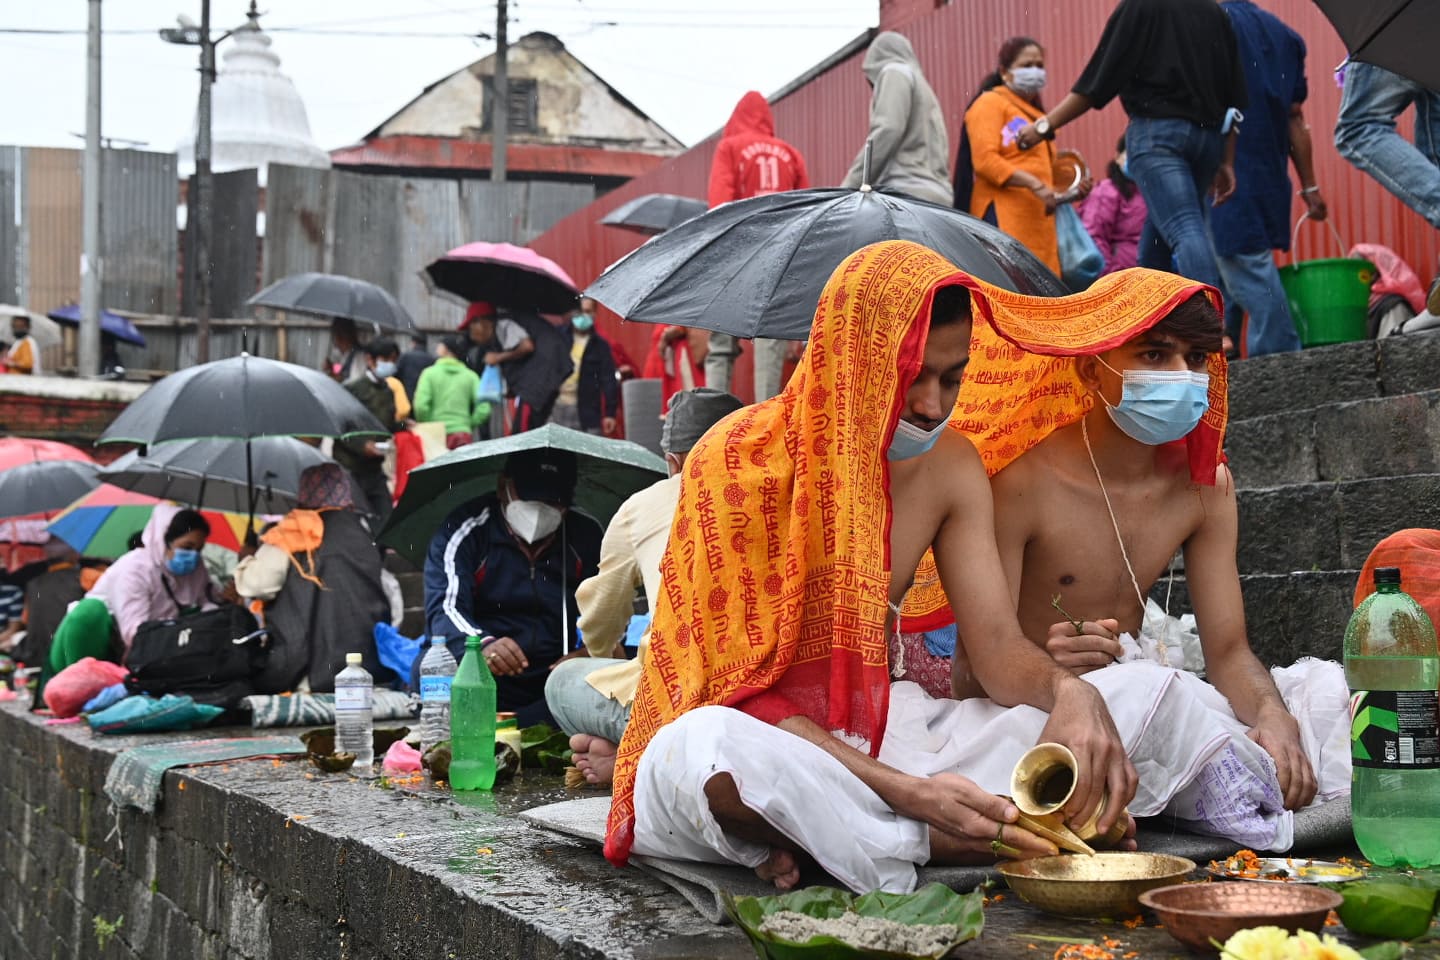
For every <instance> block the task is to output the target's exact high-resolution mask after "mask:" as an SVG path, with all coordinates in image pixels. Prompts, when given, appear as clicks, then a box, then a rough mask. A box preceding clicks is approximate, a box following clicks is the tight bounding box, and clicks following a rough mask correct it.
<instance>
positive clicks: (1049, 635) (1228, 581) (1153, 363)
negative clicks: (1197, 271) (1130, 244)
mask: <svg viewBox="0 0 1440 960" xmlns="http://www.w3.org/2000/svg"><path fill="white" fill-rule="evenodd" d="M1220 339H1221V318H1220V315H1219V313H1218V312H1217V311H1216V310H1215V308H1214V306H1213V305H1212V304H1211V303H1210V301H1209V300H1207V299H1206V298H1205V297H1204V296H1203V295H1202V294H1195V295H1194V296H1192V297H1191V298H1190V299H1188V300H1185V301H1184V302H1182V303H1181V304H1179V305H1178V306H1177V307H1176V308H1175V309H1174V310H1173V311H1171V312H1170V313H1169V314H1168V315H1167V316H1165V317H1164V318H1162V319H1161V320H1159V322H1158V323H1156V324H1155V325H1154V326H1153V327H1151V328H1150V329H1149V330H1147V331H1145V332H1143V333H1141V334H1139V335H1138V336H1135V337H1133V338H1132V339H1130V340H1129V341H1127V342H1125V343H1123V344H1122V345H1121V346H1119V347H1116V348H1114V349H1112V350H1107V351H1105V352H1103V353H1100V354H1097V355H1093V356H1081V357H1077V358H1076V359H1075V361H1074V363H1075V365H1076V373H1077V374H1078V377H1079V381H1080V385H1081V388H1082V390H1083V391H1085V392H1091V393H1093V394H1094V395H1095V396H1096V398H1097V400H1098V401H1099V402H1097V403H1095V405H1094V407H1093V408H1092V409H1091V410H1090V412H1089V413H1088V414H1087V415H1086V416H1085V417H1084V418H1083V419H1081V420H1080V421H1078V422H1075V423H1072V424H1070V425H1069V426H1066V427H1063V428H1061V429H1059V430H1056V431H1055V432H1054V433H1052V434H1050V435H1049V436H1048V437H1046V438H1045V439H1044V440H1042V441H1041V442H1040V443H1039V444H1038V445H1036V446H1035V447H1033V448H1032V449H1030V450H1029V451H1027V452H1026V453H1025V454H1024V455H1023V456H1020V457H1019V458H1018V459H1016V460H1015V461H1013V462H1012V463H1010V464H1009V465H1007V466H1005V467H1004V469H1002V470H1000V472H999V473H997V474H995V476H994V477H993V478H992V480H991V490H992V491H993V493H994V497H995V516H996V520H995V531H996V539H997V542H998V545H999V549H1000V557H1001V561H1002V563H1003V564H1004V567H1005V574H1006V579H1007V580H1008V582H1009V583H1010V585H1011V589H1012V593H1013V595H1015V596H1016V599H1017V603H1018V606H1017V609H1018V612H1019V619H1020V625H1021V627H1022V628H1023V629H1024V631H1025V634H1026V636H1028V637H1029V638H1030V639H1031V640H1033V641H1034V642H1035V643H1036V644H1038V645H1039V646H1041V647H1043V648H1044V649H1046V650H1047V651H1049V653H1050V655H1051V656H1052V657H1054V659H1055V660H1056V662H1057V663H1059V664H1060V665H1061V666H1064V667H1067V668H1069V669H1070V670H1072V671H1073V672H1075V673H1076V674H1082V673H1086V672H1088V671H1091V670H1095V669H1097V668H1099V667H1103V666H1106V665H1109V664H1111V663H1113V662H1115V660H1116V659H1117V658H1118V657H1119V656H1120V655H1121V653H1122V651H1121V647H1120V643H1119V640H1118V639H1117V638H1118V636H1119V634H1120V633H1121V632H1128V633H1129V634H1130V635H1131V636H1138V635H1139V632H1140V627H1141V619H1142V601H1141V599H1140V596H1137V594H1139V595H1141V596H1149V592H1150V588H1151V586H1152V585H1153V584H1154V583H1155V582H1156V581H1157V580H1158V579H1160V578H1161V577H1162V576H1164V575H1165V573H1166V571H1167V570H1168V568H1169V566H1170V563H1171V560H1172V558H1173V557H1174V555H1175V551H1176V550H1177V549H1181V548H1183V549H1184V551H1185V579H1186V583H1187V585H1188V587H1189V592H1190V599H1191V603H1192V604H1193V606H1194V611H1195V619H1196V622H1197V624H1198V626H1199V633H1200V640H1201V645H1202V648H1203V650H1204V654H1205V664H1206V670H1207V674H1208V679H1209V680H1210V682H1211V683H1213V684H1214V686H1215V687H1216V689H1218V690H1219V691H1220V693H1222V694H1224V695H1225V697H1227V698H1228V699H1229V701H1230V705H1231V707H1232V709H1233V710H1234V712H1235V716H1236V717H1237V718H1238V719H1239V720H1240V721H1241V722H1243V723H1245V724H1247V725H1249V726H1250V738H1251V739H1252V740H1255V741H1256V742H1257V743H1259V744H1260V745H1261V746H1262V747H1264V748H1265V750H1266V752H1267V753H1269V754H1270V756H1271V757H1272V758H1273V759H1274V761H1275V763H1276V766H1277V774H1278V779H1279V782H1280V786H1281V789H1282V791H1283V793H1284V800H1285V807H1286V808H1287V809H1290V810H1296V809H1299V808H1300V807H1303V806H1306V805H1307V804H1309V803H1310V801H1311V800H1312V799H1313V798H1314V796H1315V792H1316V778H1315V773H1314V770H1313V769H1312V767H1311V764H1310V761H1309V760H1308V759H1307V758H1306V754H1305V751H1304V749H1303V748H1302V745H1301V737H1300V728H1299V725H1298V724H1297V723H1296V721H1295V718H1294V717H1292V716H1291V715H1290V713H1289V712H1288V711H1287V710H1286V708H1285V703H1284V701H1283V700H1282V699H1281V697H1280V694H1279V692H1278V691H1277V690H1276V688H1275V683H1274V681H1273V680H1272V679H1271V676H1270V673H1269V671H1268V670H1266V669H1265V668H1264V667H1263V666H1262V665H1261V663H1260V661H1259V660H1258V659H1257V658H1256V656H1255V654H1254V653H1253V652H1251V650H1250V644H1249V641H1248V639H1247V637H1246V633H1245V610H1244V605H1243V603H1242V600H1241V594H1240V579H1239V572H1238V570H1237V567H1236V562H1235V549H1236V530H1237V520H1236V517H1237V513H1236V500H1235V484H1234V481H1233V479H1232V478H1231V476H1230V472H1229V470H1228V469H1227V468H1226V467H1225V465H1224V464H1223V463H1222V464H1219V465H1218V466H1217V467H1216V476H1215V482H1214V484H1213V485H1209V484H1203V483H1196V482H1195V481H1194V480H1193V479H1192V476H1191V473H1190V470H1189V469H1187V463H1186V457H1185V451H1184V448H1183V446H1176V445H1167V444H1169V443H1170V441H1174V440H1179V439H1181V438H1183V437H1185V436H1186V435H1187V434H1189V433H1190V432H1191V430H1192V429H1193V428H1195V426H1196V424H1197V423H1198V421H1199V420H1200V416H1201V414H1202V413H1203V411H1204V409H1205V405H1206V397H1207V389H1208V384H1206V383H1202V382H1201V381H1200V380H1199V379H1195V380H1193V381H1192V382H1191V383H1190V384H1184V383H1182V382H1181V381H1182V379H1183V377H1184V375H1186V374H1198V375H1201V376H1202V377H1203V376H1204V375H1205V374H1206V367H1207V362H1208V361H1209V358H1210V356H1211V355H1212V354H1213V353H1215V352H1216V351H1218V350H1220ZM1159 371H1164V372H1165V373H1164V375H1163V376H1167V377H1170V378H1172V379H1171V381H1170V382H1169V383H1166V384H1164V385H1163V386H1157V385H1156V384H1155V383H1154V382H1153V379H1152V383H1150V384H1146V383H1145V382H1144V381H1145V380H1146V378H1147V377H1151V378H1153V374H1154V373H1155V372H1159ZM1164 398H1170V399H1164ZM1091 451H1093V459H1092V453H1091ZM1212 462H1213V460H1212ZM1102 481H1103V484H1102ZM1107 495H1108V503H1107V499H1106V497H1107ZM1112 517H1113V520H1112ZM1117 536H1118V542H1117ZM1127 558H1128V562H1127ZM1132 567H1133V577H1134V579H1133V581H1132V574H1131V573H1130V572H1129V569H1128V568H1132ZM1057 596H1058V597H1059V601H1058V602H1059V604H1060V605H1061V606H1062V607H1063V608H1064V611H1065V613H1066V614H1068V615H1070V616H1073V617H1075V618H1077V619H1080V620H1082V621H1083V624H1082V625H1083V628H1084V629H1083V631H1077V630H1076V628H1075V626H1074V625H1073V624H1072V623H1071V622H1070V621H1069V620H1065V619H1061V615H1060V614H1058V613H1057V611H1056V609H1055V607H1054V606H1053V605H1052V599H1053V598H1055V597H1057ZM1057 620H1059V622H1056V621H1057ZM960 633H961V636H962V637H963V636H965V635H966V633H967V631H966V630H965V629H964V627H963V625H962V629H961V631H960ZM956 669H957V670H958V671H959V672H960V673H961V674H964V673H965V672H966V668H965V666H964V663H963V657H960V656H957V658H956ZM961 686H962V687H963V689H961V690H959V691H958V693H959V694H961V695H968V696H977V695H983V692H982V690H981V688H982V687H984V686H985V684H984V683H976V682H975V681H974V679H969V680H968V682H964V683H962V684H961Z"/></svg>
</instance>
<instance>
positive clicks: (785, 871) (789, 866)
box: [755, 847, 800, 890]
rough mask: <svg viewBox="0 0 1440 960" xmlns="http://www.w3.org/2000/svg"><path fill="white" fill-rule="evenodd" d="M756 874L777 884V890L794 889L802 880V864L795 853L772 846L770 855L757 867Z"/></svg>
mask: <svg viewBox="0 0 1440 960" xmlns="http://www.w3.org/2000/svg"><path fill="white" fill-rule="evenodd" d="M755 875H756V876H757V877H759V878H760V879H761V880H764V881H766V882H767V883H773V884H775V889H776V890H792V889H794V887H795V884H797V883H799V882H800V865H799V864H798V863H796V862H795V855H794V854H793V853H791V852H790V851H789V850H782V849H780V848H779V847H771V848H770V856H769V857H767V858H766V860H765V862H764V863H762V864H760V866H758V867H756V868H755Z"/></svg>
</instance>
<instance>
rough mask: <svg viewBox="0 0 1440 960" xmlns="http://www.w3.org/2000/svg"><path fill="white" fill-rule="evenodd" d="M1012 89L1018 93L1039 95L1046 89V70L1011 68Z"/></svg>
mask: <svg viewBox="0 0 1440 960" xmlns="http://www.w3.org/2000/svg"><path fill="white" fill-rule="evenodd" d="M1010 88H1011V89H1012V90H1014V91H1015V92H1016V93H1039V92H1040V91H1041V90H1044V89H1045V68H1044V67H1011V68H1010Z"/></svg>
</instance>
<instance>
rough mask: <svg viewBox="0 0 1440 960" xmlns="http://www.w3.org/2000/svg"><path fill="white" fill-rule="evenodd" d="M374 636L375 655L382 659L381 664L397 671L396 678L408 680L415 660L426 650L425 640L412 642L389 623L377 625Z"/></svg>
mask: <svg viewBox="0 0 1440 960" xmlns="http://www.w3.org/2000/svg"><path fill="white" fill-rule="evenodd" d="M374 635H375V653H376V655H377V656H378V657H379V658H380V663H381V664H382V665H384V666H386V667H389V668H390V669H391V670H393V671H395V675H396V676H398V677H400V678H402V679H406V678H408V677H409V676H410V668H411V667H412V666H414V664H415V658H416V657H418V656H420V651H421V650H422V649H423V648H424V645H425V638H423V637H422V638H420V639H419V640H411V639H410V638H409V637H407V636H403V635H402V634H401V633H400V631H399V630H396V629H395V628H394V627H392V626H390V624H388V623H377V624H375V630H374Z"/></svg>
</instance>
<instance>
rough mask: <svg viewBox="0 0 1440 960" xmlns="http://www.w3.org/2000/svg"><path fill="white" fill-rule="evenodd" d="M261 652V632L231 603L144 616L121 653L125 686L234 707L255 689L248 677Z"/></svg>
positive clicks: (256, 667) (257, 667)
mask: <svg viewBox="0 0 1440 960" xmlns="http://www.w3.org/2000/svg"><path fill="white" fill-rule="evenodd" d="M162 582H163V578H162ZM165 586H166V590H167V592H168V591H169V584H165ZM178 605H179V604H177V606H178ZM265 653H266V635H265V631H263V630H261V629H260V627H259V624H258V623H257V622H256V620H255V617H254V616H253V615H252V614H251V613H250V611H249V610H246V609H245V608H244V607H242V606H238V605H235V604H225V605H223V606H220V607H217V608H216V609H214V610H205V611H202V612H199V613H182V614H181V615H180V616H178V617H175V618H173V619H169V620H149V621H146V622H145V623H142V624H141V625H140V627H139V628H138V629H137V630H136V631H135V639H134V641H133V642H132V643H131V644H130V651H129V653H128V654H127V655H126V657H125V666H127V667H129V669H130V675H129V676H127V677H126V678H125V688H126V689H127V690H129V691H130V692H131V693H146V694H149V695H150V696H153V697H161V696H164V695H165V694H167V693H175V694H185V695H187V696H189V697H192V698H193V699H194V700H195V702H196V703H206V704H211V705H213V706H220V707H234V706H236V705H237V704H238V703H239V702H240V699H241V698H242V697H248V696H250V695H251V694H253V693H254V692H255V682H254V677H255V675H256V674H257V673H258V672H259V671H260V670H261V669H262V668H263V667H264V664H265Z"/></svg>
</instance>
